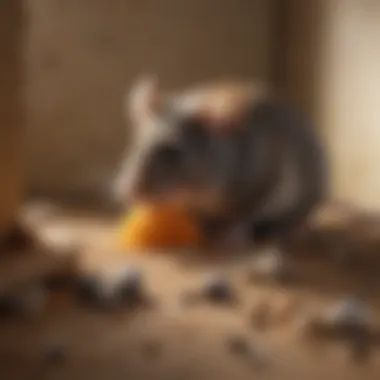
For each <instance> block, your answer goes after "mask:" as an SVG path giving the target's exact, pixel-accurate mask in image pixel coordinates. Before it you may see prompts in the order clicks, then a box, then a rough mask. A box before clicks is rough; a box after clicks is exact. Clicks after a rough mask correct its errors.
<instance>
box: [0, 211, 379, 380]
mask: <svg viewBox="0 0 380 380" xmlns="http://www.w3.org/2000/svg"><path fill="white" fill-rule="evenodd" d="M31 218H33V223H34V224H35V225H38V228H39V231H38V232H39V234H40V236H42V237H44V238H45V239H51V240H55V241H58V240H60V241H69V240H75V241H76V242H79V243H80V246H81V250H80V251H81V253H80V265H81V268H83V269H82V270H83V271H90V272H92V271H94V270H96V271H101V272H107V270H108V269H110V268H113V267H117V266H120V265H124V264H127V263H130V262H133V263H134V265H139V266H140V268H141V269H142V271H143V275H144V277H143V278H144V279H145V280H144V286H145V292H146V294H147V298H148V300H149V302H147V303H146V304H142V305H140V306H137V307H133V308H122V309H118V308H116V309H112V308H110V309H109V310H108V309H107V310H103V309H102V310H98V309H96V308H93V307H88V306H85V305H84V304H82V303H80V302H78V300H76V298H75V297H74V296H73V292H72V291H71V288H67V289H65V288H63V289H60V290H55V291H54V292H53V293H52V295H51V296H50V297H49V299H48V302H47V305H46V307H45V308H44V309H43V310H41V311H40V312H38V313H35V314H33V315H31V316H28V317H24V318H3V319H2V320H1V321H0V337H1V340H0V379H4V380H8V379H36V380H37V379H38V380H42V379H57V380H58V379H81V380H83V379H87V378H88V379H94V380H96V379H112V380H116V379H133V380H138V379H152V378H155V379H226V380H228V379H236V378H238V379H243V380H244V379H251V378H253V377H254V378H262V379H284V380H286V379H292V380H293V379H308V380H312V379H321V378H326V379H335V380H340V379H345V380H350V379H362V378H363V379H378V378H379V373H380V355H379V353H380V351H379V349H378V347H377V338H376V339H373V344H371V352H370V354H371V355H370V356H369V357H367V358H365V359H363V360H354V357H353V355H352V352H351V349H350V347H349V345H348V344H347V343H344V342H341V341H339V340H337V341H331V342H330V341H328V342H325V341H320V340H318V339H311V338H310V337H308V336H307V335H306V334H305V329H304V321H305V320H307V316H308V315H309V314H310V313H318V312H321V311H322V310H324V308H328V307H329V305H332V304H334V303H335V302H336V301H338V300H339V299H341V298H342V297H344V296H347V295H350V296H355V297H358V298H360V299H361V300H362V301H363V303H364V304H366V305H367V306H368V308H369V310H370V312H371V314H372V320H373V323H374V331H375V332H374V335H376V334H377V332H376V331H377V330H376V329H377V321H378V320H379V318H378V317H379V315H380V287H379V284H380V279H379V278H378V276H376V274H378V273H379V272H378V264H376V261H373V262H372V264H368V261H367V262H366V264H363V263H362V262H361V261H360V260H359V261H356V262H354V264H352V262H348V260H342V258H341V256H342V255H338V256H339V258H336V257H335V259H333V258H332V256H331V255H330V256H329V255H326V254H325V253H326V252H325V250H326V248H323V249H321V248H319V249H320V251H319V252H317V254H313V255H312V254H309V252H308V250H311V249H310V247H309V248H302V249H300V248H299V247H300V246H301V245H300V244H299V245H298V246H297V247H298V248H297V250H296V248H293V249H294V251H297V253H298V254H297V255H290V256H289V258H288V259H287V262H288V265H289V267H290V268H291V269H292V275H291V276H290V277H289V278H288V280H286V281H285V280H283V281H279V280H277V281H274V280H272V281H268V280H266V281H264V280H259V279H257V278H256V281H252V280H249V274H250V273H251V258H252V254H253V253H254V252H249V253H248V254H245V255H238V254H237V253H235V252H228V253H227V254H226V253H225V254H223V255H222V254H221V255H220V256H218V255H215V254H214V255H213V256H212V257H210V256H208V255H211V254H210V253H204V256H206V257H203V258H202V257H199V256H197V257H193V258H192V255H191V253H189V252H187V253H177V254H175V255H169V254H168V255H165V256H164V255H160V256H159V255H158V254H150V255H149V254H145V255H143V254H141V255H137V256H136V255H131V254H130V253H126V252H121V251H119V250H117V249H116V248H115V247H114V244H113V240H114V239H113V237H114V235H113V234H114V225H115V219H114V218H112V217H111V218H109V217H106V216H104V215H102V216H100V215H97V214H90V213H84V212H81V213H79V212H76V213H73V212H70V213H69V212H64V211H62V210H61V209H54V208H52V209H48V210H47V209H46V210H44V212H43V213H40V215H37V214H36V213H35V214H34V215H32V217H31ZM308 244H309V243H308ZM304 246H305V245H302V247H304ZM306 246H307V244H306ZM337 249H338V248H336V247H335V248H334V250H335V251H336V250H337ZM306 251H307V253H306ZM201 256H202V255H201ZM207 256H208V257H207ZM4 268H6V267H5V266H2V268H0V270H3V275H2V277H3V278H5V277H6V276H7V273H5V272H6V271H8V272H9V270H5V269H4ZM363 268H364V269H363ZM369 268H371V269H372V270H369ZM213 271H214V272H215V271H217V272H219V271H221V272H223V273H224V276H227V277H228V278H230V279H231V281H232V284H233V289H235V291H236V297H237V298H236V302H233V303H227V304H222V305H219V304H218V305H212V304H210V303H208V302H199V303H196V302H194V303H191V302H190V301H191V299H189V298H186V297H185V296H186V295H189V294H191V292H193V291H198V289H200V287H201V285H202V278H203V277H202V276H205V275H207V274H208V273H210V272H213ZM260 317H261V318H260ZM244 342H245V344H248V346H249V349H250V350H251V351H252V352H251V351H249V350H248V351H249V352H248V353H246V352H245V351H247V350H246V349H245V348H244ZM379 348H380V346H379Z"/></svg>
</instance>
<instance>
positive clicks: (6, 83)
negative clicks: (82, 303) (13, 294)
mask: <svg viewBox="0 0 380 380" xmlns="http://www.w3.org/2000/svg"><path fill="white" fill-rule="evenodd" d="M24 21H25V20H24V14H23V10H22V7H21V3H20V2H19V1H11V0H4V1H1V2H0V49H1V53H0V54H1V56H0V243H1V238H2V237H3V236H4V235H6V234H7V233H8V232H9V231H10V230H11V229H12V227H14V226H15V224H16V219H17V211H18V208H19V205H20V202H21V201H22V199H23V196H24V191H23V190H24V175H23V174H24V165H23V163H24V158H25V157H24V154H23V151H24V147H25V146H24V128H23V125H24V123H23V122H24V120H22V115H23V103H22V88H23V80H24V75H23V60H22V57H23V48H24V45H23V39H24V26H25V23H24ZM0 251H1V247H0ZM0 253H1V252H0Z"/></svg>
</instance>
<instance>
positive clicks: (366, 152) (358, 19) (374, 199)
mask: <svg viewBox="0 0 380 380" xmlns="http://www.w3.org/2000/svg"><path fill="white" fill-rule="evenodd" d="M333 3H334V4H332V2H331V7H330V8H329V9H328V12H327V14H326V15H327V16H328V17H327V18H326V20H325V24H324V27H325V29H324V40H325V45H324V55H323V56H322V57H323V59H324V60H323V64H322V66H321V81H320V96H319V99H320V104H319V107H320V108H319V110H320V117H321V122H322V125H323V126H324V133H325V136H326V138H327V141H328V143H329V148H330V149H329V150H330V157H331V162H332V174H333V176H332V178H333V186H332V189H333V193H334V195H335V196H336V197H339V198H343V199H346V200H349V201H352V202H355V203H356V204H358V205H360V206H363V207H368V208H371V209H376V210H378V211H379V210H380V170H379V164H380V2H378V1H370V0H366V1H364V0H363V1H357V0H344V1H343V0H341V1H334V2H333Z"/></svg>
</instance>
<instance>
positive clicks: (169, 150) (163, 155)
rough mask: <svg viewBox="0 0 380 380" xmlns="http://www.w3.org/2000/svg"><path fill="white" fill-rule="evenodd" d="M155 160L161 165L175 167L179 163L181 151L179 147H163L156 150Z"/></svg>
mask: <svg viewBox="0 0 380 380" xmlns="http://www.w3.org/2000/svg"><path fill="white" fill-rule="evenodd" d="M156 158H157V160H159V162H160V163H161V164H163V165H168V166H172V165H176V164H178V163H179V162H180V161H181V158H182V151H181V149H180V148H179V147H175V146H163V147H160V148H159V149H158V150H157V152H156Z"/></svg>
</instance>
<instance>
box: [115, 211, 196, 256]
mask: <svg viewBox="0 0 380 380" xmlns="http://www.w3.org/2000/svg"><path fill="white" fill-rule="evenodd" d="M118 236H119V242H120V245H121V247H122V248H124V249H128V250H133V251H136V250H137V251H139V252H142V251H151V250H152V249H153V250H157V249H158V250H160V249H172V248H190V247H197V246H199V245H200V243H201V240H202V239H201V233H200V230H199V229H198V226H197V224H196V223H195V222H194V221H193V220H192V219H191V217H190V216H189V215H188V214H187V213H186V212H184V211H183V210H182V209H180V208H179V207H177V206H174V205H168V204H140V205H136V206H135V207H134V208H133V209H132V210H131V211H130V212H129V213H128V214H127V215H126V216H125V218H124V219H123V220H122V221H121V224H120V229H119V234H118Z"/></svg>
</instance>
